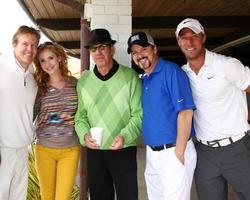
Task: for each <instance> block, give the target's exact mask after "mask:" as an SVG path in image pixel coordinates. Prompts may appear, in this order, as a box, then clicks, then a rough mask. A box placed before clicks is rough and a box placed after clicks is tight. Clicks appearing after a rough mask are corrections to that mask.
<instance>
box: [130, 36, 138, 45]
mask: <svg viewBox="0 0 250 200" xmlns="http://www.w3.org/2000/svg"><path fill="white" fill-rule="evenodd" d="M136 40H140V36H139V35H134V36H132V37H131V43H132V42H134V41H136Z"/></svg>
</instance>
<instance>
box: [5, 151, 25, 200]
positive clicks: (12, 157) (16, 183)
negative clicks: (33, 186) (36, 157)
mask: <svg viewBox="0 0 250 200" xmlns="http://www.w3.org/2000/svg"><path fill="white" fill-rule="evenodd" d="M0 154H1V164H0V200H26V194H27V187H28V149H27V147H25V148H20V149H14V148H3V147H0Z"/></svg>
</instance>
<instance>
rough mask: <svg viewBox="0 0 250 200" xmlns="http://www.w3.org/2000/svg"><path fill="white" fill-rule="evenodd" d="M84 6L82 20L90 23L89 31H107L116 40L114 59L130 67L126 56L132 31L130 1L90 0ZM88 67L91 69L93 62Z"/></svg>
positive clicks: (128, 58) (129, 61)
mask: <svg viewBox="0 0 250 200" xmlns="http://www.w3.org/2000/svg"><path fill="white" fill-rule="evenodd" d="M89 2H90V3H87V4H85V6H84V8H85V9H84V18H85V19H87V20H89V21H90V27H91V30H93V29H96V28H105V29H107V30H108V31H109V32H110V34H111V37H112V39H114V40H116V41H117V42H116V44H115V47H116V53H115V59H116V60H117V61H118V62H119V63H121V64H123V65H126V66H129V67H131V58H130V55H128V54H127V39H128V38H129V36H130V34H131V30H132V17H131V15H132V0H91V1H89ZM90 66H91V67H93V61H91V63H90Z"/></svg>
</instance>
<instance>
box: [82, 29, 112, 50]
mask: <svg viewBox="0 0 250 200" xmlns="http://www.w3.org/2000/svg"><path fill="white" fill-rule="evenodd" d="M104 43H107V44H112V45H113V44H115V43H116V41H115V40H112V39H111V36H110V33H109V32H108V31H107V30H106V29H103V28H98V29H94V30H92V31H91V32H90V35H89V39H88V41H87V45H86V46H84V47H85V48H87V49H88V48H89V47H91V46H93V45H96V44H104Z"/></svg>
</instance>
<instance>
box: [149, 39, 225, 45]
mask: <svg viewBox="0 0 250 200" xmlns="http://www.w3.org/2000/svg"><path fill="white" fill-rule="evenodd" d="M222 39H223V38H222V37H210V38H207V41H206V44H207V45H209V46H214V45H220V44H222ZM154 41H155V44H156V45H157V46H159V47H164V46H175V45H177V41H176V38H155V39H154Z"/></svg>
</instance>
